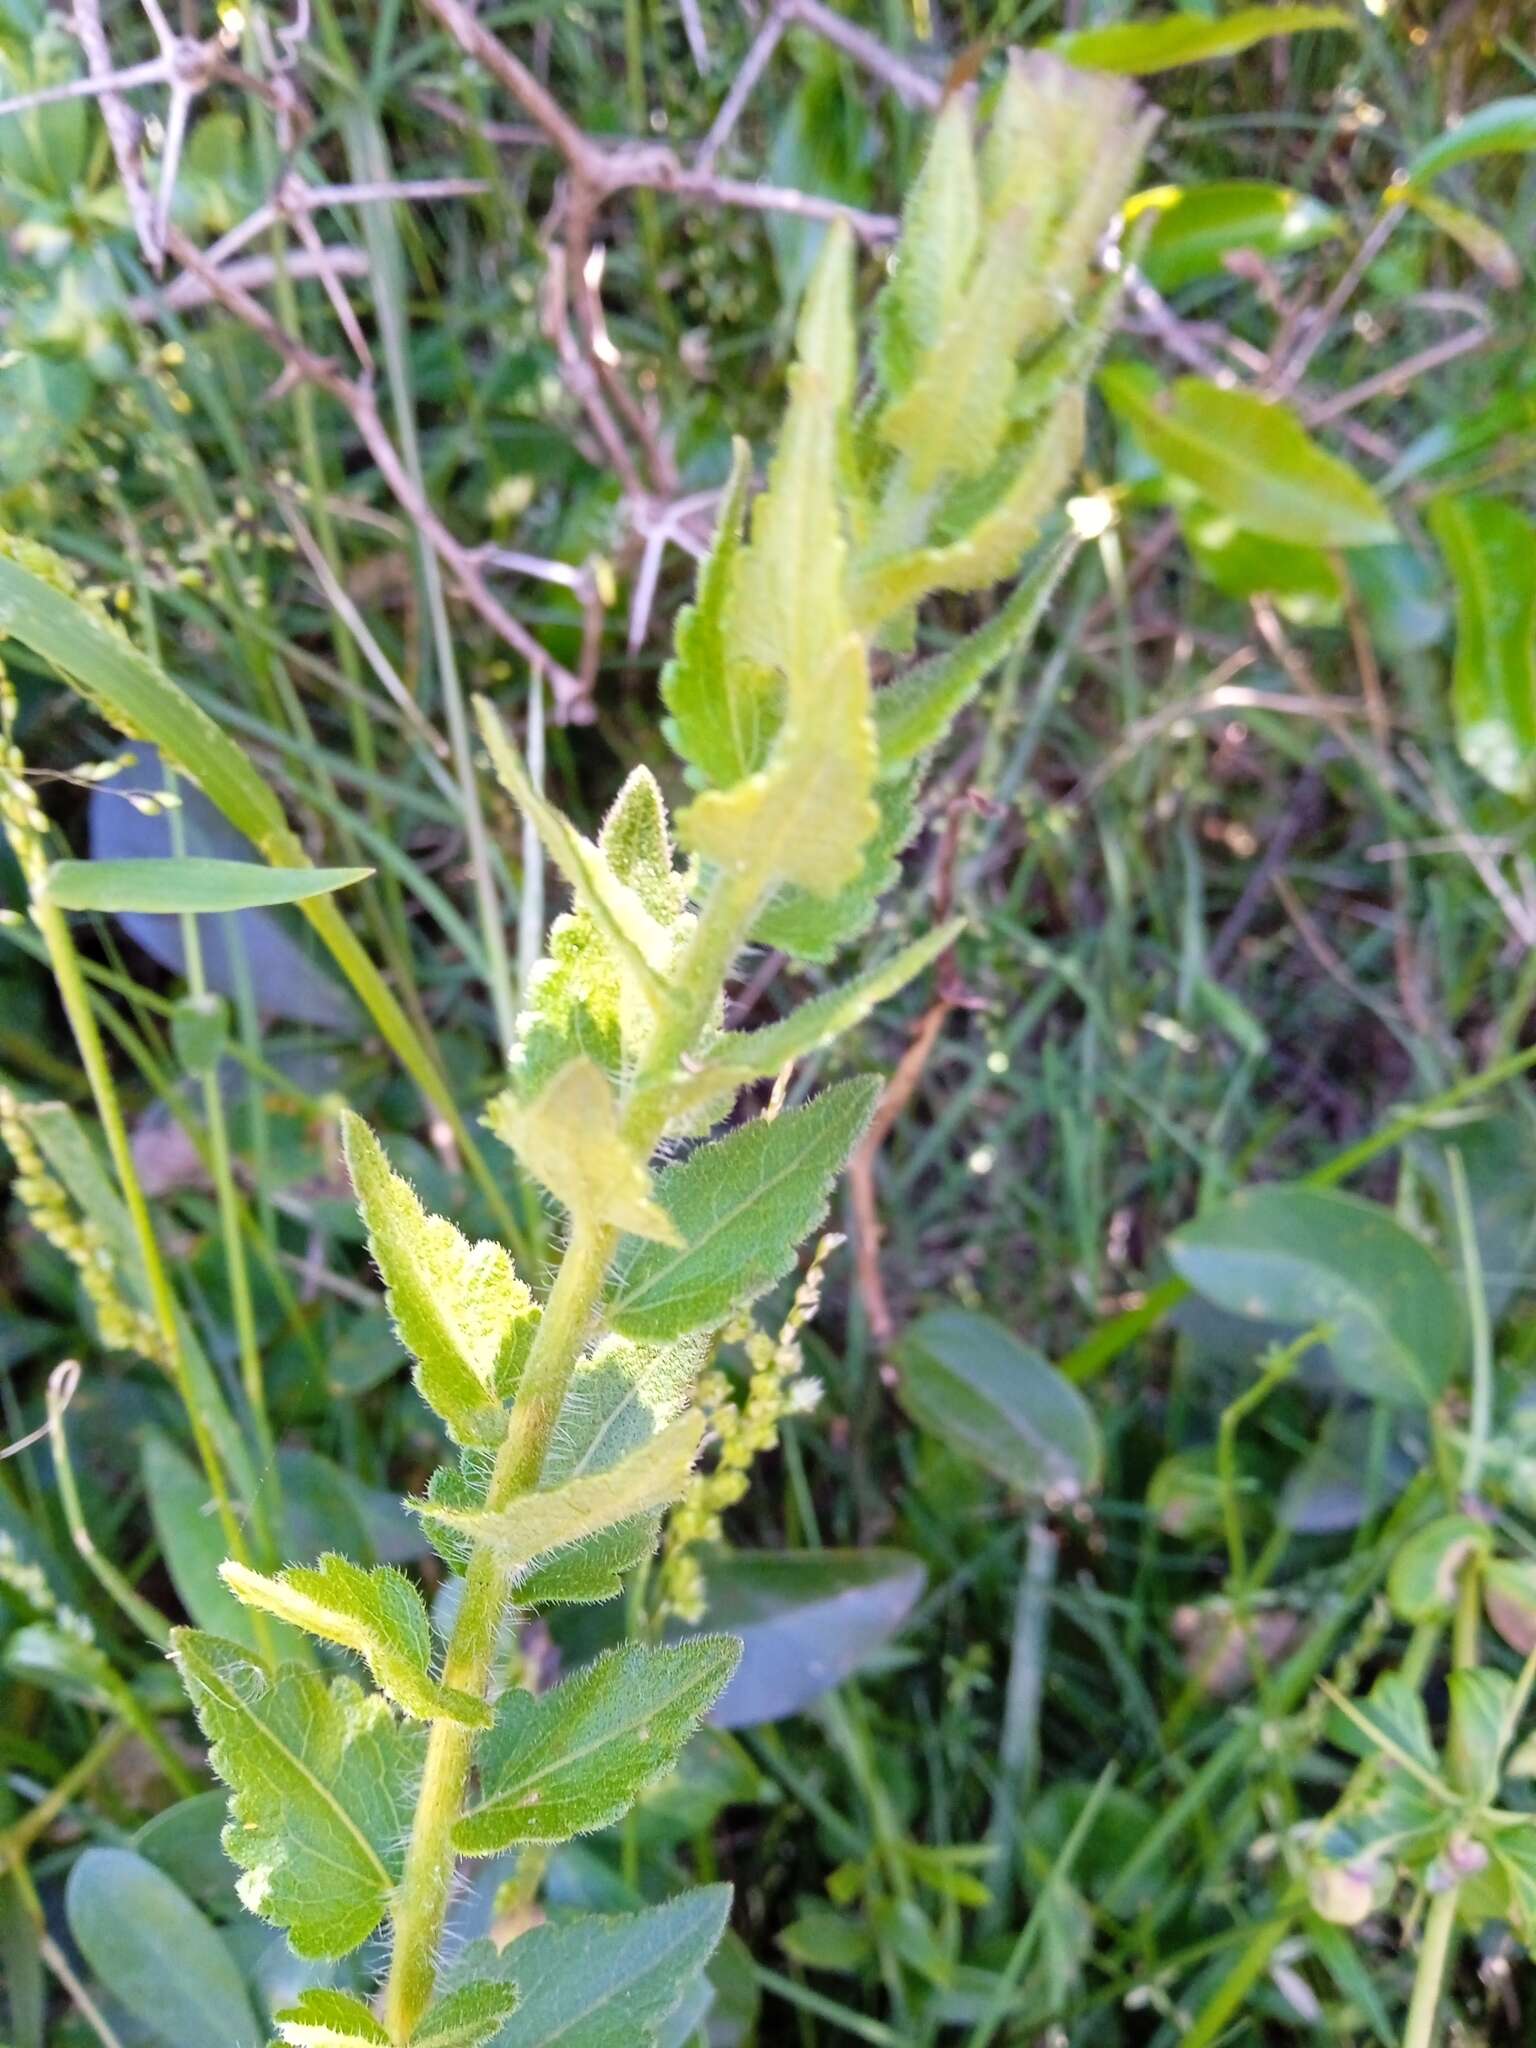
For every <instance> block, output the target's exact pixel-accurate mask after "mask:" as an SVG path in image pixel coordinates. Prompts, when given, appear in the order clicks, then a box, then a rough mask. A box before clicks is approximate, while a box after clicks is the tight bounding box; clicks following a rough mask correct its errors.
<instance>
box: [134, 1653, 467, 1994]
mask: <svg viewBox="0 0 1536 2048" xmlns="http://www.w3.org/2000/svg"><path fill="white" fill-rule="evenodd" d="M171 1647H172V1654H173V1655H174V1657H175V1659H176V1662H177V1665H178V1668H179V1669H180V1671H181V1675H182V1680H183V1682H184V1683H185V1685H186V1688H187V1691H188V1694H189V1695H190V1697H191V1700H192V1705H193V1708H194V1710H195V1711H196V1714H197V1718H198V1721H199V1723H200V1724H201V1726H202V1730H203V1733H204V1735H205V1736H206V1737H207V1739H208V1742H209V1745H210V1749H209V1755H210V1761H211V1762H212V1764H213V1768H214V1769H215V1770H216V1771H217V1772H218V1774H219V1776H220V1777H221V1778H222V1779H223V1780H224V1782H225V1784H226V1785H228V1786H229V1788H230V1795H231V1796H230V1813H231V1816H232V1818H231V1822H230V1825H229V1827H228V1829H227V1830H226V1831H225V1837H224V1846H225V1848H226V1850H227V1852H228V1854H229V1856H230V1857H231V1859H232V1860H233V1861H234V1862H235V1863H236V1864H238V1865H239V1866H240V1868H241V1869H242V1870H244V1872H245V1873H246V1874H245V1876H244V1877H243V1878H242V1879H241V1881H240V1896H241V1899H242V1901H243V1902H244V1904H245V1905H246V1906H247V1907H248V1908H249V1910H250V1911H251V1912H253V1913H259V1914H260V1915H261V1917H262V1918H263V1919H264V1920H272V1921H275V1922H276V1924H277V1925H278V1926H279V1927H282V1928H285V1929H286V1930H287V1933H288V1938H289V1940H290V1941H291V1942H292V1944H293V1946H294V1949H295V1950H296V1951H297V1953H298V1954H299V1955H301V1956H342V1955H345V1954H347V1952H348V1951H349V1950H350V1949H354V1948H356V1947H357V1945H358V1944H359V1942H363V1941H366V1940H367V1939H368V1936H369V1935H370V1934H371V1933H372V1932H373V1930H374V1928H375V1927H376V1926H377V1925H378V1923H379V1921H380V1920H381V1919H382V1918H383V1916H384V1914H385V1913H386V1912H387V1911H388V1909H389V1902H390V1899H391V1897H392V1896H393V1893H394V1888H395V1885H396V1884H397V1883H398V1882H399V1878H400V1865H401V1858H402V1855H403V1851H404V1843H405V1838H406V1834H407V1832H408V1830H409V1828H410V1822H411V1812H412V1808H413V1807H414V1805H415V1801H416V1790H417V1785H418V1782H419V1780H420V1776H421V1766H422V1758H423V1755H424V1752H425V1745H426V1730H425V1729H424V1728H417V1727H411V1726H409V1725H406V1724H402V1723H401V1722H399V1721H397V1720H396V1719H395V1717H394V1716H393V1715H392V1714H391V1713H390V1711H389V1708H388V1707H387V1706H386V1704H385V1703H384V1701H383V1700H382V1699H380V1698H378V1697H377V1695H372V1694H368V1693H365V1692H364V1691H363V1690H362V1688H361V1687H359V1686H357V1685H355V1684H354V1683H353V1682H352V1680H351V1679H347V1678H339V1679H334V1680H330V1681H327V1680H326V1679H324V1678H322V1677H320V1675H319V1674H318V1673H316V1672H311V1671H300V1670H298V1669H296V1668H294V1667H288V1668H286V1669H285V1670H283V1671H281V1672H279V1673H278V1674H277V1675H276V1676H275V1677H274V1676H272V1675H271V1674H269V1673H268V1672H267V1671H266V1670H264V1669H263V1668H262V1666H261V1665H259V1664H258V1663H256V1661H255V1660H254V1659H253V1658H252V1657H250V1656H249V1655H248V1654H247V1653H246V1652H245V1651H244V1650H243V1649H241V1648H240V1646H239V1645H238V1644H236V1643H226V1642H223V1641H221V1640H220V1638H219V1637H217V1636H209V1635H203V1634H200V1633H199V1632H198V1631H197V1630H195V1629H177V1630H176V1631H175V1633H174V1634H173V1636H172V1639H171Z"/></svg>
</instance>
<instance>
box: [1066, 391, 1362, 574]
mask: <svg viewBox="0 0 1536 2048" xmlns="http://www.w3.org/2000/svg"><path fill="white" fill-rule="evenodd" d="M1099 383H1100V386H1101V388H1102V390H1103V392H1104V396H1105V398H1106V399H1107V400H1108V401H1109V404H1110V405H1111V407H1112V408H1113V409H1114V411H1115V412H1116V413H1117V414H1118V415H1119V417H1120V418H1121V419H1123V420H1124V421H1125V422H1126V424H1127V425H1128V426H1130V427H1131V428H1132V430H1133V431H1134V433H1135V435H1136V438H1137V439H1138V440H1139V441H1140V442H1141V444H1142V446H1143V447H1144V448H1145V450H1146V452H1147V453H1148V455H1150V456H1151V457H1152V459H1153V461H1154V462H1156V463H1158V464H1159V465H1160V466H1161V467H1162V468H1163V469H1165V470H1167V471H1169V472H1170V473H1171V474H1172V475H1174V476H1176V477H1182V478H1183V479H1184V480H1185V481H1186V482H1188V483H1191V484H1193V485H1195V487H1196V488H1197V489H1198V490H1200V491H1202V492H1203V493H1204V495H1205V496H1206V497H1207V498H1209V499H1210V501H1211V503H1212V504H1213V505H1216V506H1217V507H1219V508H1220V510H1221V511H1223V512H1227V513H1229V514H1230V515H1231V516H1232V518H1234V519H1235V520H1236V521H1237V522H1238V524H1239V525H1241V526H1244V527H1246V528H1247V529H1248V531H1249V532H1250V533H1261V534H1268V535H1269V536H1270V537H1271V538H1272V539H1274V540H1284V541H1294V542H1298V543H1299V544H1301V545H1302V546H1304V547H1313V548H1363V547H1376V546H1379V545H1381V544H1382V543H1383V542H1386V541H1392V540H1395V539H1396V538H1397V529H1396V528H1395V527H1394V526H1393V524H1392V516H1391V514H1390V513H1389V512H1388V510H1387V508H1386V506H1385V505H1384V504H1383V503H1382V501H1381V499H1380V498H1379V497H1377V495H1376V493H1375V491H1373V490H1372V489H1371V487H1370V485H1369V484H1368V483H1366V481H1365V479H1364V478H1363V477H1360V476H1357V475H1356V474H1355V472H1354V470H1352V469H1351V468H1350V467H1349V466H1348V464H1347V463H1343V462H1340V461H1339V459H1338V457H1337V456H1334V455H1330V454H1329V453H1328V452H1327V450H1326V449H1324V448H1321V447H1320V446H1319V445H1318V443H1317V442H1316V441H1314V440H1313V439H1312V436H1311V435H1310V434H1309V433H1308V432H1307V430H1306V428H1305V427H1304V426H1303V425H1302V424H1301V421H1300V420H1299V419H1297V417H1296V415H1295V413H1293V412H1292V411H1291V410H1290V408H1289V407H1288V406H1285V405H1280V404H1277V403H1274V402H1272V401H1270V400H1267V399H1263V398H1255V397H1254V396H1253V395H1252V394H1251V393H1250V392H1246V391H1225V390H1223V389H1222V388H1221V386H1220V385H1218V384H1212V383H1209V382H1208V381H1207V380H1206V379H1205V378H1203V377H1181V378H1179V379H1178V380H1177V381H1176V382H1175V383H1174V384H1173V385H1171V386H1170V387H1168V388H1167V389H1166V390H1163V391H1161V392H1152V391H1148V389H1147V388H1146V385H1145V381H1144V380H1143V379H1142V378H1141V377H1140V376H1138V375H1137V374H1136V372H1135V371H1134V370H1133V369H1131V368H1130V367H1129V366H1126V365H1115V366H1113V367H1111V368H1110V369H1108V370H1103V371H1101V372H1100V375H1099Z"/></svg>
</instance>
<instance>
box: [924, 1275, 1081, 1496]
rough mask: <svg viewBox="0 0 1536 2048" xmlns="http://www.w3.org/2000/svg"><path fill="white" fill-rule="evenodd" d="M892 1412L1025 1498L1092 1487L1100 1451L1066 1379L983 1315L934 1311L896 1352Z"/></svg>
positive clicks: (1077, 1395) (1070, 1493)
mask: <svg viewBox="0 0 1536 2048" xmlns="http://www.w3.org/2000/svg"><path fill="white" fill-rule="evenodd" d="M897 1391H898V1393H899V1395H900V1397H901V1405H902V1406H903V1407H904V1408H905V1409H906V1411H907V1413H908V1414H909V1415H910V1416H911V1417H912V1419H913V1421H914V1422H916V1423H918V1424H919V1425H920V1426H921V1427H922V1428H923V1429H926V1430H928V1431H929V1432H930V1433H931V1434H932V1435H934V1436H936V1437H940V1438H942V1439H943V1441H944V1442H945V1443H947V1444H949V1445H950V1446H951V1447H952V1448H953V1449H955V1450H957V1451H960V1452H961V1453H962V1454H963V1455H964V1456H966V1457H968V1458H973V1459H974V1460H975V1461H976V1463H977V1464H978V1465H982V1466H985V1468H986V1469H987V1471H989V1472H991V1473H993V1474H994V1475H995V1476H996V1477H997V1478H999V1479H1001V1480H1003V1481H1005V1482H1006V1484H1007V1485H1009V1486H1011V1487H1013V1488H1014V1489H1015V1490H1016V1491H1017V1492H1019V1493H1023V1494H1027V1495H1028V1496H1029V1497H1030V1498H1031V1499H1032V1500H1045V1499H1047V1498H1051V1499H1064V1500H1071V1499H1075V1498H1076V1497H1077V1496H1078V1495H1079V1494H1081V1493H1086V1492H1087V1491H1088V1490H1089V1488H1091V1487H1093V1486H1095V1485H1096V1484H1097V1483H1098V1479H1099V1476H1100V1473H1101V1471H1102V1470H1103V1464H1104V1453H1103V1446H1102V1444H1101V1443H1100V1440H1099V1431H1098V1425H1097V1423H1096V1422H1095V1421H1094V1418H1093V1413H1092V1410H1091V1409H1090V1408H1089V1406H1088V1403H1087V1402H1086V1401H1085V1400H1084V1399H1083V1397H1082V1395H1081V1394H1080V1393H1079V1392H1078V1391H1077V1389H1076V1387H1074V1386H1073V1385H1072V1383H1071V1381H1070V1380H1068V1379H1065V1378H1063V1376H1062V1375H1061V1374H1060V1373H1059V1372H1058V1371H1057V1370H1056V1368H1055V1367H1054V1366H1053V1365H1049V1364H1047V1362H1046V1361H1045V1359H1043V1358H1042V1357H1041V1356H1040V1354H1039V1352H1038V1351H1032V1350H1031V1349H1030V1347H1029V1346H1028V1345H1027V1344H1021V1343H1020V1342H1019V1340H1018V1338H1017V1337H1015V1336H1014V1335H1013V1333H1012V1331H1011V1330H1007V1329H1005V1328H1004V1327H1003V1325H1002V1324H1001V1323H999V1322H996V1321H994V1320H993V1318H992V1317H991V1316H982V1315H973V1314H972V1313H971V1312H970V1311H969V1310H967V1309H957V1308H956V1309H937V1310H935V1311H934V1313H933V1314H932V1315H926V1316H923V1317H921V1318H920V1319H919V1321H917V1322H916V1323H914V1324H913V1326H912V1328H911V1329H910V1330H909V1331H908V1333H907V1336H906V1338H905V1341H904V1342H903V1344H902V1347H901V1380H900V1384H899V1386H898V1389H897Z"/></svg>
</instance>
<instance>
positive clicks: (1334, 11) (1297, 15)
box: [1050, 7, 1355, 78]
mask: <svg viewBox="0 0 1536 2048" xmlns="http://www.w3.org/2000/svg"><path fill="white" fill-rule="evenodd" d="M1354 26H1355V24H1354V20H1353V18H1352V17H1351V16H1350V15H1349V14H1348V13H1346V11H1345V10H1344V9H1343V8H1342V7H1239V8H1238V9H1237V11H1236V12H1235V13H1233V14H1226V15H1223V16H1222V17H1221V18H1220V19H1219V20H1212V19H1211V18H1210V17H1209V16H1207V15H1203V14H1165V15H1163V17H1162V18H1161V20H1159V21H1139V22H1131V21H1127V22H1121V23H1118V24H1117V25H1116V26H1114V27H1112V28H1085V29H1079V30H1078V32H1077V33H1076V34H1075V35H1065V36H1057V37H1055V38H1054V40H1053V41H1052V43H1051V45H1050V47H1051V48H1052V49H1053V50H1056V51H1057V52H1058V53H1059V54H1060V55H1061V56H1063V57H1067V58H1070V60H1071V61H1072V62H1073V63H1074V64H1077V65H1080V66H1081V67H1082V69H1083V70H1085V71H1114V72H1118V73H1120V74H1121V75H1122V76H1125V77H1136V78H1140V77H1144V76H1145V75H1146V74H1148V73H1149V72H1153V71H1172V70H1173V69H1174V67H1175V66H1176V65H1179V64H1204V63H1207V62H1209V61H1210V60H1211V59H1212V58H1213V57H1235V56H1236V55H1237V54H1238V52H1239V51H1241V50H1247V49H1251V48H1252V47H1253V45H1254V44H1255V43H1264V42H1268V41H1269V40H1270V39H1271V38H1272V37H1274V36H1294V35H1298V34H1300V32H1301V31H1302V30H1303V29H1314V28H1343V29H1350V30H1353V28H1354Z"/></svg>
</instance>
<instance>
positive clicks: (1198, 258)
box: [1126, 178, 1339, 292]
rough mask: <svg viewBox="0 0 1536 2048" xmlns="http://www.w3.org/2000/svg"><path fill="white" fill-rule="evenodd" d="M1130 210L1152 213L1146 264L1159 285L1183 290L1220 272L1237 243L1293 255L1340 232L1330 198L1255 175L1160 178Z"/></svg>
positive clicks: (1131, 212)
mask: <svg viewBox="0 0 1536 2048" xmlns="http://www.w3.org/2000/svg"><path fill="white" fill-rule="evenodd" d="M1126 212H1127V215H1128V216H1129V217H1130V218H1132V219H1140V217H1141V216H1142V215H1143V214H1144V213H1150V214H1151V215H1152V231H1151V233H1150V234H1149V235H1148V237H1147V239H1146V242H1145V243H1144V244H1143V246H1142V252H1141V268H1142V270H1143V272H1144V273H1145V275H1146V276H1147V278H1148V279H1149V280H1150V282H1151V283H1152V284H1154V285H1155V286H1156V287H1157V289H1158V290H1159V291H1160V292H1172V291H1178V290H1179V289H1180V287H1181V286H1183V285H1186V284H1190V283H1192V282H1193V281H1194V280H1195V279H1196V278H1197V277H1219V276H1221V274H1222V272H1223V271H1224V270H1225V268H1226V258H1227V257H1228V256H1231V255H1234V254H1236V253H1237V251H1238V250H1241V249H1252V250H1253V251H1254V252H1255V253H1256V254H1258V255H1260V256H1266V257H1271V258H1274V257H1281V256H1287V255H1291V254H1292V253H1294V252H1295V251H1297V250H1301V249H1310V248H1313V247H1315V246H1316V244H1317V243H1319V242H1322V241H1326V240H1328V239H1329V238H1330V237H1331V236H1334V235H1337V234H1338V232H1339V216H1338V214H1337V212H1336V211H1335V210H1334V208H1332V207H1331V206H1324V205H1322V204H1321V203H1320V202H1319V201H1318V200H1316V199H1313V198H1311V197H1310V196H1309V195H1308V194H1307V193H1305V192H1293V191H1291V190H1290V188H1289V187H1288V186H1285V185H1266V184H1264V183H1263V182H1262V181H1261V180H1259V179H1256V178H1233V179H1227V180H1219V181H1217V182H1214V183H1212V184H1209V185H1160V186H1157V187H1155V188H1153V189H1152V190H1150V191H1146V192H1138V193H1137V194H1136V196H1135V198H1134V199H1133V200H1131V201H1130V202H1129V204H1128V205H1127V208H1126Z"/></svg>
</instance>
